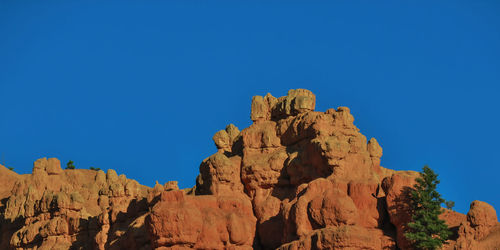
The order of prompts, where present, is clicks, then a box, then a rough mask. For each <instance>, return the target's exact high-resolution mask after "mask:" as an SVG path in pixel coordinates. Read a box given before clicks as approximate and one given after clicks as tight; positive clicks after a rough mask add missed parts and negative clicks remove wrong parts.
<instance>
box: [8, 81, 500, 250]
mask: <svg viewBox="0 0 500 250" xmlns="http://www.w3.org/2000/svg"><path fill="white" fill-rule="evenodd" d="M315 101H316V97H315V95H314V94H313V93H311V92H310V91H308V90H304V89H297V90H290V91H289V92H288V95H287V96H284V97H279V98H276V97H273V96H272V95H271V94H267V95H266V96H255V97H254V98H253V99H252V104H251V107H252V110H251V113H250V118H251V120H252V121H253V124H252V125H251V126H250V127H248V128H245V129H243V130H242V131H240V130H239V129H238V128H237V127H235V126H234V125H232V124H230V125H228V126H227V127H226V128H225V129H223V130H221V131H219V132H217V133H215V135H214V136H213V140H214V143H215V146H216V147H217V152H216V153H215V154H213V155H212V156H210V157H208V158H206V159H205V160H204V161H203V162H202V163H201V165H200V174H199V176H198V177H197V179H196V186H195V187H193V188H190V189H185V190H179V188H178V187H177V183H176V182H174V181H171V182H167V183H165V185H161V184H158V183H157V184H156V185H155V186H154V187H153V188H149V187H146V186H142V185H140V184H138V183H137V182H136V181H134V180H130V179H127V178H126V177H125V176H124V175H120V176H118V175H117V173H116V172H115V171H113V170H109V171H108V172H107V173H104V172H103V171H92V170H79V169H76V170H62V169H61V167H60V162H59V160H57V159H55V158H51V159H45V158H43V159H39V160H37V161H36V162H35V163H34V167H33V173H32V174H28V175H18V174H16V173H14V172H12V171H10V170H8V169H6V168H5V167H3V166H0V181H2V183H3V185H2V186H1V187H0V199H1V203H0V220H1V221H0V222H1V223H0V233H1V235H0V249H52V248H57V249H70V248H71V249H190V248H194V249H397V248H401V249H409V243H408V242H407V241H406V239H405V238H404V235H403V234H404V232H405V231H406V230H407V226H406V224H407V223H408V221H409V220H410V218H411V216H410V211H409V208H408V190H409V187H411V186H412V185H413V184H414V183H415V181H414V179H415V178H416V177H418V173H416V172H412V171H394V170H389V169H386V168H383V167H381V166H380V158H381V156H382V148H381V146H380V145H379V143H378V142H377V140H376V139H375V138H371V139H370V140H367V138H366V137H365V136H364V135H362V134H361V133H360V132H359V129H358V128H356V126H354V124H353V122H354V117H353V116H352V115H351V113H350V110H349V109H348V108H346V107H339V108H337V109H329V110H327V111H326V112H317V111H314V109H315ZM442 219H444V220H446V221H447V222H448V225H449V226H450V228H451V229H452V230H453V232H454V233H455V235H454V236H453V237H452V239H451V240H450V241H449V244H448V245H446V246H445V249H498V247H500V239H499V237H498V236H499V235H500V225H499V223H498V220H497V217H496V212H495V210H494V209H493V207H491V206H490V205H488V204H486V203H484V202H480V201H474V202H473V203H472V204H471V210H470V211H469V213H468V214H467V215H463V214H460V213H456V212H453V211H449V210H446V211H445V212H444V213H443V214H442Z"/></svg>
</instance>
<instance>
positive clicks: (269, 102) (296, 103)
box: [250, 89, 316, 121]
mask: <svg viewBox="0 0 500 250" xmlns="http://www.w3.org/2000/svg"><path fill="white" fill-rule="evenodd" d="M315 106H316V96H315V95H314V94H313V93H312V92H311V91H309V90H307V89H291V90H289V91H288V94H287V95H286V96H282V97H280V98H276V97H273V96H272V95H271V94H270V93H268V94H267V95H266V96H264V97H263V96H258V95H257V96H254V97H253V98H252V111H251V114H250V119H252V121H261V120H279V119H281V118H284V117H287V116H290V115H297V114H299V113H303V112H307V111H314V108H315Z"/></svg>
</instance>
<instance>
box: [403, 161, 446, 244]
mask: <svg viewBox="0 0 500 250" xmlns="http://www.w3.org/2000/svg"><path fill="white" fill-rule="evenodd" d="M416 182H417V184H415V185H414V187H413V189H412V190H411V192H410V200H411V202H410V207H411V211H412V221H411V222H410V223H408V227H409V230H408V232H407V233H406V234H405V236H406V238H407V239H408V240H410V241H411V242H412V244H413V247H415V248H416V249H424V250H434V249H439V248H441V246H442V245H443V243H444V242H446V240H447V239H448V237H449V236H450V235H451V232H450V230H449V229H448V226H447V225H446V224H445V221H443V220H440V219H439V215H440V214H441V213H442V210H441V203H443V202H444V200H443V199H442V198H441V195H440V194H439V193H438V192H437V191H436V186H437V184H439V180H438V179H437V174H436V173H434V171H432V169H430V168H429V167H428V166H424V168H423V169H422V172H420V178H417V179H416Z"/></svg>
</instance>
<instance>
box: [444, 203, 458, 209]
mask: <svg viewBox="0 0 500 250" xmlns="http://www.w3.org/2000/svg"><path fill="white" fill-rule="evenodd" d="M444 205H446V208H447V209H449V210H453V207H454V206H455V202H454V201H446V202H445V203H444Z"/></svg>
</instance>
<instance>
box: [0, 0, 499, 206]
mask: <svg viewBox="0 0 500 250" xmlns="http://www.w3.org/2000/svg"><path fill="white" fill-rule="evenodd" d="M306 2H307V3H306ZM499 13H500V1H496V0H491V1H482V0H479V1H384V2H383V3H381V1H377V4H375V3H374V1H337V2H336V3H333V4H332V3H324V2H320V1H304V2H303V3H301V2H297V1H247V2H244V1H227V2H226V1H106V3H104V2H103V1H52V2H49V1H41V2H40V1H37V2H34V1H0V157H1V156H2V155H3V159H1V158H0V160H1V161H2V162H5V163H6V164H7V165H8V166H12V167H14V168H15V170H16V171H17V172H20V173H29V172H31V168H32V162H33V161H34V160H36V159H37V158H40V157H58V158H59V159H61V161H62V162H64V163H65V162H67V161H68V160H73V161H74V162H75V165H76V166H77V168H89V167H90V166H94V167H99V168H101V169H108V168H113V169H115V170H117V172H118V173H119V174H122V173H124V174H126V175H127V177H129V178H133V179H136V180H138V181H139V182H140V183H142V184H145V185H149V186H153V185H154V183H155V181H156V180H158V181H159V182H160V183H164V182H166V181H169V180H178V181H179V184H180V186H181V187H182V188H184V187H190V186H193V185H194V183H195V178H196V176H197V174H198V167H199V163H200V162H201V161H202V160H203V159H204V158H206V157H208V156H209V155H211V154H212V153H214V152H216V148H215V146H214V145H213V142H212V139H211V138H212V136H213V134H214V133H215V132H216V131H218V130H220V129H223V128H224V127H225V126H226V125H227V124H228V123H234V124H235V125H236V126H238V127H239V128H240V129H243V128H245V127H247V126H248V125H249V124H250V123H251V121H250V119H249V114H250V102H251V97H252V96H253V95H265V94H266V93H267V92H270V93H272V94H273V95H274V96H282V95H285V94H286V92H287V90H288V89H290V88H307V89H310V90H312V91H313V92H314V93H315V94H316V95H317V100H318V101H317V110H320V111H325V110H326V109H328V108H332V107H333V108H335V107H338V106H348V107H350V108H351V111H352V113H353V115H354V116H355V119H356V120H355V124H356V125H357V126H358V127H359V128H360V129H361V132H362V133H363V134H365V135H366V136H367V137H368V138H370V137H375V138H377V139H378V141H379V142H380V144H381V145H382V147H383V149H384V156H383V157H382V165H383V166H385V167H388V168H392V169H397V170H420V169H421V168H422V166H423V165H424V164H428V165H429V166H430V167H431V168H433V169H434V170H435V171H436V172H437V173H438V174H439V175H440V178H441V184H440V187H439V190H440V191H441V193H442V194H443V196H444V198H445V199H449V200H454V201H455V202H456V208H457V210H458V211H461V212H466V211H468V206H469V203H470V202H471V201H473V200H476V199H478V200H483V201H486V202H488V203H490V204H492V205H494V206H495V207H496V208H497V209H500V192H499V190H500V188H499V181H498V180H499V176H500V158H499V155H500V153H499V151H500V147H499V142H500V134H499V128H500V118H499V108H500V101H499V95H500V87H499V84H500V14H499Z"/></svg>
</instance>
